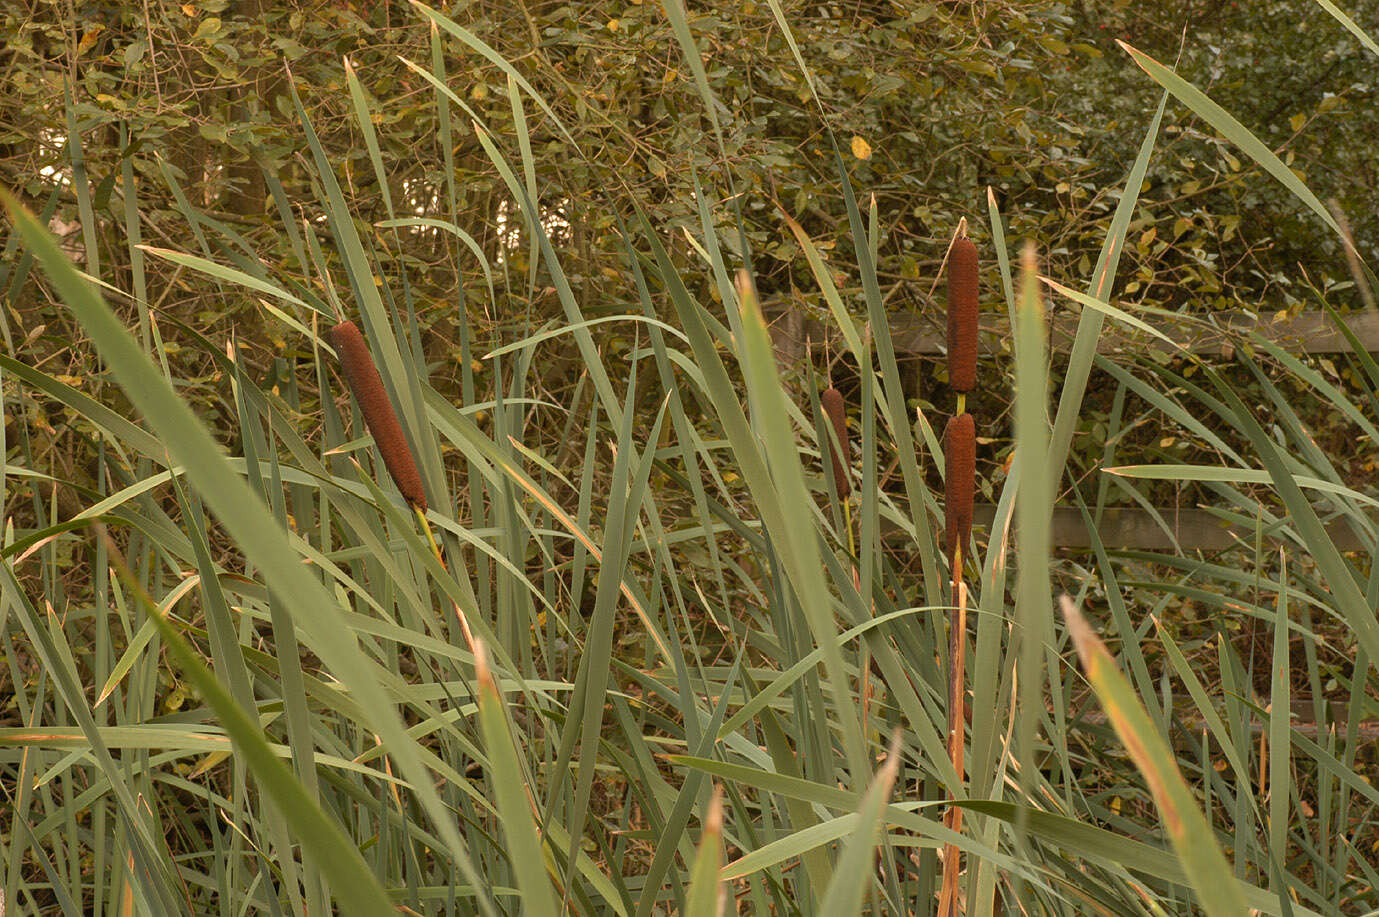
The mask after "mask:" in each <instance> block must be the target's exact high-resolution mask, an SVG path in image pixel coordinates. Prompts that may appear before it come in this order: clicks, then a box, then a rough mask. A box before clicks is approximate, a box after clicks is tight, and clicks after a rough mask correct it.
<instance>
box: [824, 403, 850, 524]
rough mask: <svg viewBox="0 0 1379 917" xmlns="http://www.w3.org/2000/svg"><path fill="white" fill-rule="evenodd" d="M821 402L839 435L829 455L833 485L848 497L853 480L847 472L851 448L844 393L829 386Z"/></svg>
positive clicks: (840, 493)
mask: <svg viewBox="0 0 1379 917" xmlns="http://www.w3.org/2000/svg"><path fill="white" fill-rule="evenodd" d="M819 403H820V404H822V405H823V408H824V413H825V414H827V415H828V419H829V420H831V421H833V432H834V434H835V435H836V436H837V437H838V447H837V448H836V449H834V448H832V443H830V444H829V445H830V448H829V455H830V456H831V457H832V459H833V486H834V489H835V490H837V491H838V496H839V497H840V498H846V497H847V495H848V494H850V493H852V482H851V481H850V480H849V479H848V472H847V461H848V453H849V451H850V449H849V444H848V424H847V417H846V415H845V412H844V408H843V393H842V392H840V391H838V390H837V389H836V388H833V387H832V386H829V387H828V388H826V389H824V393H823V394H822V395H820V396H819Z"/></svg>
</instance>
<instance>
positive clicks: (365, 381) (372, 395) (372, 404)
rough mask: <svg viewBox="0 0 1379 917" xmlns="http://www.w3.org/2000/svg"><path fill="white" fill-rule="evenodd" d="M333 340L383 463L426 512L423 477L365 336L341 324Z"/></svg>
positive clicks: (334, 330)
mask: <svg viewBox="0 0 1379 917" xmlns="http://www.w3.org/2000/svg"><path fill="white" fill-rule="evenodd" d="M330 341H331V343H332V344H334V345H335V352H336V353H337V354H339V356H340V365H341V367H343V368H344V370H345V382H346V383H348V385H349V387H350V391H351V392H353V393H354V397H355V400H357V401H358V402H359V409H360V411H362V412H363V414H364V424H365V426H367V427H368V428H369V432H370V433H372V434H373V441H374V443H375V444H377V446H378V451H379V452H380V453H381V454H382V455H383V464H384V465H386V466H387V468H388V474H390V475H392V477H393V483H394V484H396V485H397V489H398V490H399V491H401V492H402V496H403V498H404V499H405V500H406V501H407V502H408V503H410V504H411V505H412V506H415V507H417V508H418V509H421V510H425V509H426V493H425V491H423V490H422V488H421V474H420V473H419V472H418V471H417V463H416V461H414V460H413V458H412V450H411V448H410V447H409V446H408V445H407V437H405V436H404V435H403V433H402V424H400V423H398V420H397V414H396V413H394V412H393V404H392V402H391V401H389V400H388V393H387V391H386V390H385V389H384V388H383V379H382V378H381V377H379V375H378V368H377V367H375V366H374V364H373V357H372V356H370V355H369V347H368V345H367V344H365V343H364V336H363V335H362V334H360V333H359V329H358V328H357V327H356V326H355V324H354V322H341V323H340V324H338V325H336V326H335V327H334V328H332V329H330Z"/></svg>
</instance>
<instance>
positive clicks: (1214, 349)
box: [810, 311, 1379, 356]
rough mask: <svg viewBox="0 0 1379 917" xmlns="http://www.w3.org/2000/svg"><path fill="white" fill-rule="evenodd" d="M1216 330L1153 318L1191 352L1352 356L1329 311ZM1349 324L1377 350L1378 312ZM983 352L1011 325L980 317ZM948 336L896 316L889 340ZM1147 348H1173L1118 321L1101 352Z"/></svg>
mask: <svg viewBox="0 0 1379 917" xmlns="http://www.w3.org/2000/svg"><path fill="white" fill-rule="evenodd" d="M1078 318H1079V316H1078V315H1076V314H1073V313H1069V312H1060V313H1058V314H1056V315H1055V316H1054V318H1053V320H1052V323H1051V325H1050V328H1049V343H1050V345H1051V346H1052V347H1053V348H1054V349H1055V350H1062V351H1066V350H1068V349H1069V348H1070V347H1071V346H1072V341H1073V336H1074V335H1075V334H1076V332H1077V322H1078ZM1213 318H1214V320H1215V323H1216V326H1217V327H1215V328H1213V327H1211V326H1210V325H1208V324H1206V323H1205V322H1203V321H1201V320H1200V318H1199V319H1198V320H1196V321H1187V320H1185V321H1184V322H1183V323H1182V324H1181V325H1178V326H1176V327H1174V326H1173V325H1170V324H1167V323H1165V322H1164V321H1163V320H1162V319H1161V318H1160V317H1158V316H1154V317H1152V318H1151V319H1149V321H1148V324H1150V325H1152V326H1154V327H1155V328H1156V329H1157V330H1159V331H1161V332H1163V334H1165V335H1166V336H1167V337H1169V338H1171V339H1172V340H1174V341H1175V342H1177V343H1179V344H1181V345H1183V346H1184V347H1186V348H1187V349H1188V350H1190V351H1192V352H1193V353H1197V354H1202V355H1216V356H1230V355H1231V354H1232V353H1233V352H1234V349H1235V341H1236V339H1238V338H1241V337H1243V336H1245V335H1248V334H1249V333H1250V332H1251V331H1258V332H1259V333H1260V334H1261V335H1262V336H1263V337H1264V338H1266V339H1267V340H1270V341H1273V342H1275V343H1277V344H1279V345H1280V346H1282V347H1285V348H1287V349H1288V350H1291V351H1293V352H1294V353H1348V352H1349V351H1350V343H1349V342H1348V341H1347V340H1346V339H1345V336H1344V335H1343V334H1342V333H1341V332H1340V331H1339V330H1337V329H1336V327H1335V326H1334V325H1333V324H1332V323H1331V318H1330V317H1329V316H1328V315H1327V314H1326V313H1325V312H1303V313H1302V314H1300V315H1295V316H1291V317H1286V318H1282V319H1278V320H1275V319H1274V317H1273V316H1271V315H1264V316H1254V315H1251V314H1250V313H1248V312H1244V311H1236V312H1218V313H1214V315H1213ZM1344 320H1345V323H1346V325H1347V326H1348V327H1349V328H1350V330H1351V331H1352V332H1354V333H1355V336H1356V337H1357V338H1358V339H1359V341H1360V344H1361V346H1363V347H1364V348H1365V349H1366V350H1371V351H1379V312H1356V313H1354V314H1351V315H1347V316H1344ZM810 330H811V332H813V333H814V338H813V339H814V340H816V341H817V340H822V339H823V336H824V334H825V331H824V329H823V328H822V327H816V328H811V329H810ZM982 331H983V332H984V334H983V338H984V340H983V345H982V346H983V349H984V350H987V351H988V352H992V351H999V350H1009V347H1010V344H1009V342H1010V341H1011V336H1010V320H1009V319H1008V318H1007V317H1006V316H1005V315H1001V314H998V313H996V312H987V313H983V315H982ZM946 335H947V331H946V326H945V324H944V317H943V315H942V314H938V313H935V314H933V315H915V314H896V315H893V316H892V317H891V338H892V340H893V341H894V342H895V349H896V352H897V353H901V354H907V355H910V356H923V355H933V354H942V353H946V352H947V351H946V348H945V338H946ZM1132 347H1133V348H1136V349H1140V350H1144V349H1149V350H1152V351H1156V352H1160V353H1171V352H1172V351H1171V348H1169V347H1168V346H1166V345H1165V344H1163V343H1162V342H1160V341H1157V340H1155V339H1154V338H1152V337H1150V336H1149V335H1146V334H1144V333H1143V332H1139V331H1134V330H1133V329H1127V328H1126V327H1125V326H1124V325H1119V324H1117V323H1116V322H1114V321H1109V320H1108V321H1107V323H1106V326H1105V329H1104V330H1103V331H1102V335H1101V340H1100V341H1099V342H1098V344H1097V349H1098V350H1099V351H1100V352H1101V353H1104V354H1110V353H1116V352H1117V351H1123V350H1126V349H1128V348H1132Z"/></svg>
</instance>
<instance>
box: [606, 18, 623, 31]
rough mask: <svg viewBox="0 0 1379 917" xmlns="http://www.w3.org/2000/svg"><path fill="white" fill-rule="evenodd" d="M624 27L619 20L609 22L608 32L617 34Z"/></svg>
mask: <svg viewBox="0 0 1379 917" xmlns="http://www.w3.org/2000/svg"><path fill="white" fill-rule="evenodd" d="M621 26H622V21H621V20H618V19H610V20H608V31H610V32H616V31H617V30H618V29H619V28H620V27H621Z"/></svg>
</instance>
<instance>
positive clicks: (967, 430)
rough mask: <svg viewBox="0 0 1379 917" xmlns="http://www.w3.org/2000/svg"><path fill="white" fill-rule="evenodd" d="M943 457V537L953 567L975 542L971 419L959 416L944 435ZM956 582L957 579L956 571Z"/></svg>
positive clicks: (974, 452) (974, 451) (973, 425)
mask: <svg viewBox="0 0 1379 917" xmlns="http://www.w3.org/2000/svg"><path fill="white" fill-rule="evenodd" d="M943 455H944V461H945V463H946V465H947V469H948V476H947V480H946V481H945V482H944V505H943V517H944V537H945V540H946V542H947V544H946V547H947V550H948V559H949V562H950V564H951V563H954V562H955V561H956V558H957V553H958V549H959V548H962V549H963V550H964V551H966V550H967V545H968V543H969V542H970V541H971V540H972V496H973V491H974V490H975V489H976V470H977V424H976V422H975V421H974V420H973V419H972V415H971V414H968V413H966V412H964V413H962V414H958V415H957V416H956V417H953V418H952V419H951V420H949V421H948V426H947V427H945V428H944V431H943ZM953 576H954V580H955V581H956V578H957V576H958V571H957V569H956V568H954V570H953Z"/></svg>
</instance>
